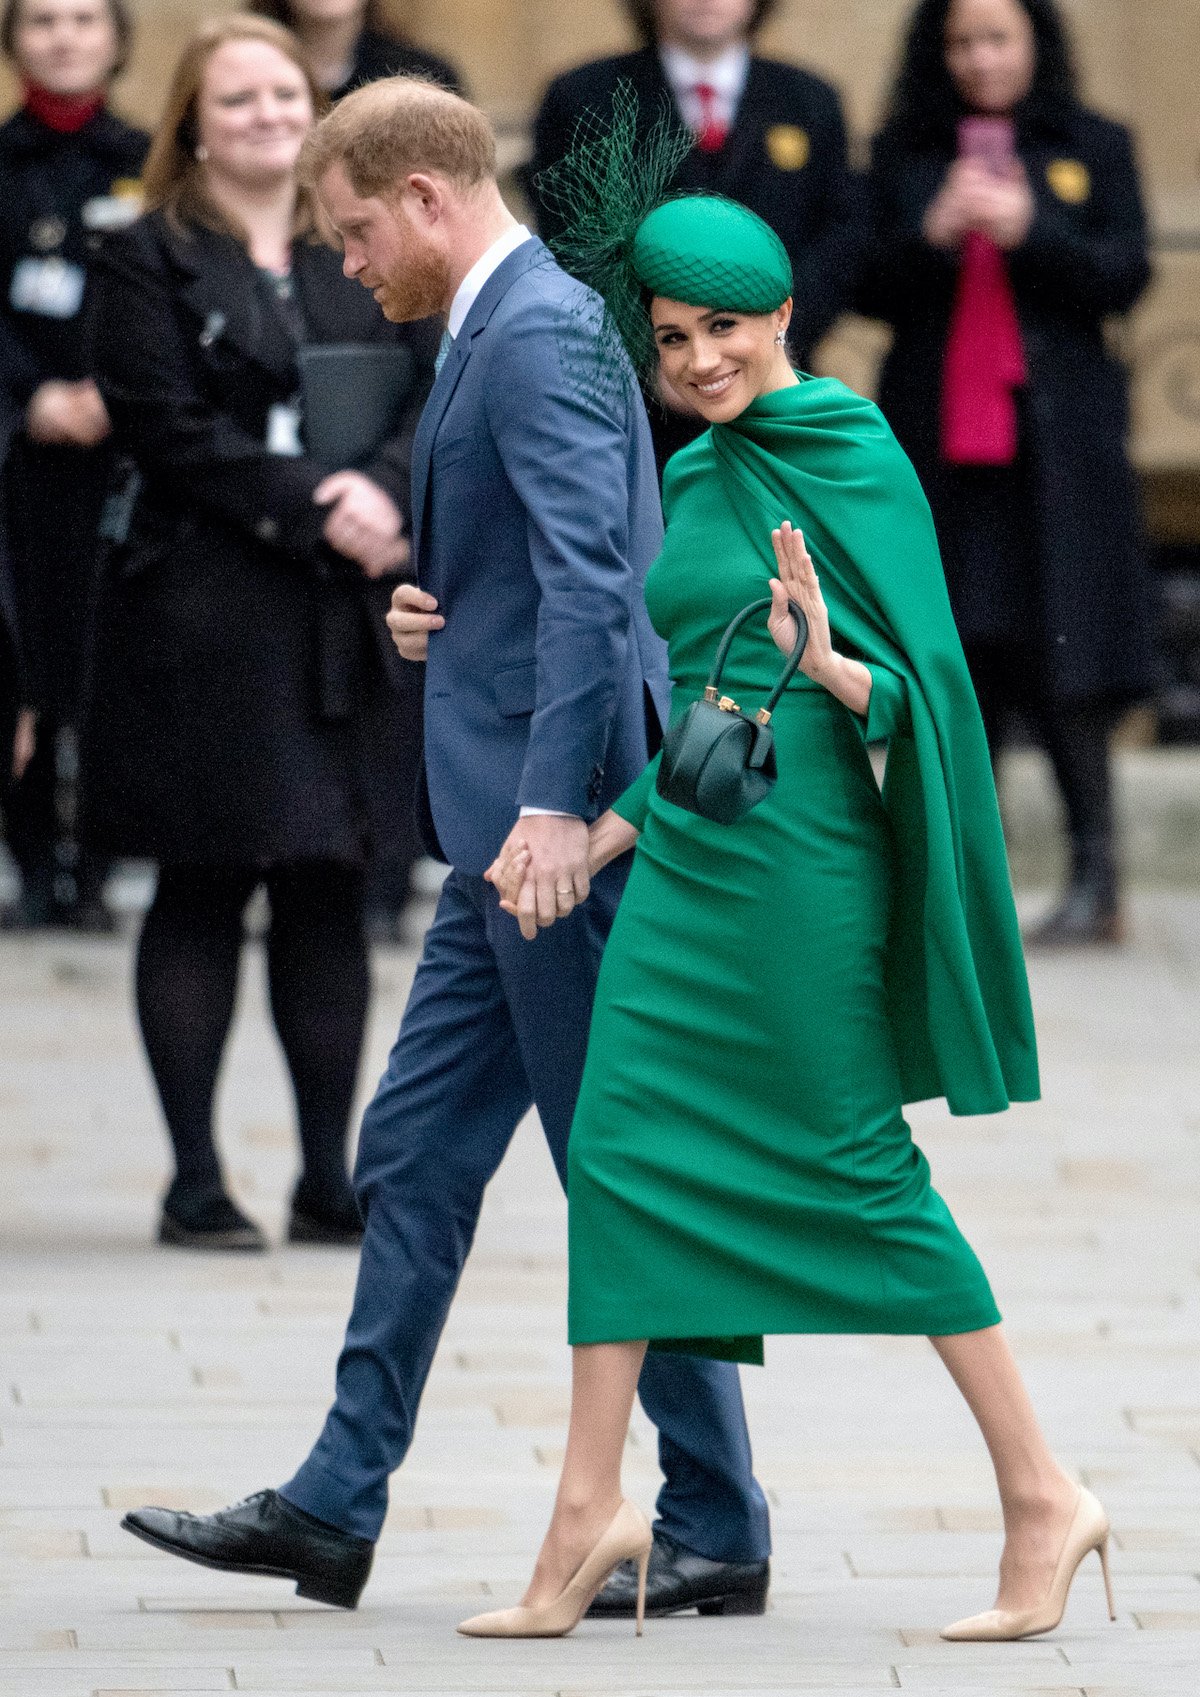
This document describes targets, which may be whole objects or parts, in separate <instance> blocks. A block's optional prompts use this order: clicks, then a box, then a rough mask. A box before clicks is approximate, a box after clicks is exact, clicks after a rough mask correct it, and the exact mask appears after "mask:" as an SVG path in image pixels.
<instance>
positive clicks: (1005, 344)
mask: <svg viewBox="0 0 1200 1697" xmlns="http://www.w3.org/2000/svg"><path fill="white" fill-rule="evenodd" d="M1025 378H1026V370H1025V350H1024V347H1023V346H1022V343H1021V325H1020V322H1019V320H1018V318H1017V303H1016V300H1015V299H1014V297H1013V290H1012V283H1011V282H1010V280H1009V275H1008V266H1007V264H1006V263H1005V259H1004V255H1003V253H1002V252H1001V251H1000V249H999V248H998V247H997V246H996V244H995V242H994V241H992V240H991V238H990V237H989V236H985V235H982V234H981V233H980V232H979V231H977V230H971V231H969V232H968V235H967V239H966V242H965V243H964V244H963V252H962V265H961V268H960V270H959V274H958V293H957V295H956V297H955V301H954V313H953V316H952V317H951V320H950V335H949V339H948V340H947V343H946V358H945V364H944V366H943V368H942V457H943V459H945V460H947V461H949V463H950V464H951V465H1012V463H1013V461H1014V460H1015V459H1016V457H1017V402H1016V397H1015V394H1014V390H1016V389H1019V388H1020V387H1021V385H1022V384H1023V383H1024V382H1025Z"/></svg>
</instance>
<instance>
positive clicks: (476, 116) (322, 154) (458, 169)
mask: <svg viewBox="0 0 1200 1697" xmlns="http://www.w3.org/2000/svg"><path fill="white" fill-rule="evenodd" d="M333 165H340V166H341V167H342V169H343V170H344V171H345V173H346V176H347V178H348V179H349V182H350V186H351V188H352V189H353V190H354V192H355V194H357V195H361V196H362V197H363V198H364V199H370V198H371V197H373V196H375V195H384V194H386V193H387V192H388V190H389V189H393V188H395V187H396V186H397V185H398V184H399V183H401V182H402V181H403V180H404V178H405V177H406V176H407V175H408V173H409V172H410V171H422V170H424V171H438V172H440V173H441V175H442V176H444V177H449V178H450V180H451V182H454V183H457V184H459V185H460V186H461V187H462V188H468V189H469V188H474V187H475V186H476V185H477V184H479V183H482V182H486V181H487V180H488V179H489V178H494V177H495V175H496V137H495V135H494V133H493V131H492V126H491V125H490V124H489V123H488V121H487V119H486V118H485V117H484V115H483V113H482V112H481V111H480V110H479V108H478V107H477V106H472V105H471V103H470V101H469V100H463V99H462V97H461V96H460V95H457V94H451V93H450V91H449V90H448V89H445V88H443V87H442V85H441V84H440V83H435V82H428V81H426V80H425V78H423V77H383V78H381V79H380V81H378V82H372V83H367V84H366V85H365V86H364V87H363V88H357V89H355V90H354V92H353V94H348V95H347V96H346V97H345V99H344V100H339V101H338V103H337V105H336V106H335V107H334V108H333V111H332V112H330V113H329V115H328V117H326V118H323V119H322V120H321V122H320V123H319V124H318V125H317V127H316V129H315V130H313V131H312V133H311V134H310V135H309V137H308V138H307V140H306V141H305V143H304V151H303V153H302V154H301V156H300V176H301V181H302V182H304V183H306V184H308V185H313V184H315V183H318V182H320V180H321V178H322V177H323V176H324V175H325V173H326V171H328V170H329V169H330V167H331V166H333Z"/></svg>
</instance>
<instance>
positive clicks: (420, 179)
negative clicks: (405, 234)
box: [401, 171, 446, 224]
mask: <svg viewBox="0 0 1200 1697" xmlns="http://www.w3.org/2000/svg"><path fill="white" fill-rule="evenodd" d="M401 198H402V199H404V200H405V201H407V202H408V207H409V210H410V212H411V213H412V214H413V215H414V216H415V217H418V218H421V219H423V220H424V221H425V222H426V223H429V224H436V223H437V222H438V220H439V219H440V218H441V217H442V215H443V213H444V212H445V208H446V186H445V184H444V183H443V182H441V181H440V180H439V179H438V178H437V177H434V176H431V175H430V173H429V172H427V171H410V172H409V174H408V176H407V177H405V178H404V182H403V187H402V190H401Z"/></svg>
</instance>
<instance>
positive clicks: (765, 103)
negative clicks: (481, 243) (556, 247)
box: [527, 0, 863, 468]
mask: <svg viewBox="0 0 1200 1697" xmlns="http://www.w3.org/2000/svg"><path fill="white" fill-rule="evenodd" d="M628 9H629V11H630V14H631V16H632V18H633V21H634V23H635V24H636V25H637V28H638V30H639V32H640V33H641V34H642V36H643V38H644V43H645V44H644V46H642V47H641V48H639V49H638V50H637V51H636V52H634V53H625V54H621V55H619V56H618V57H616V58H610V59H599V60H596V61H594V62H592V63H591V64H587V65H581V66H579V67H578V69H576V70H573V71H568V72H567V73H566V74H565V75H564V76H560V77H558V78H556V79H555V81H554V82H552V83H551V84H550V86H549V88H548V89H547V90H546V93H545V96H544V98H543V100H542V103H541V106H540V108H539V110H538V113H537V117H536V118H535V120H534V129H533V157H532V159H531V161H530V164H529V168H528V174H527V186H528V189H529V192H530V196H531V198H532V200H533V203H534V207H535V210H536V213H537V218H538V227H539V229H540V231H541V234H542V235H543V236H544V237H545V239H546V240H547V241H549V242H550V243H551V244H553V241H554V237H555V235H556V234H557V233H558V230H559V227H560V226H559V221H558V214H557V213H556V209H555V207H554V205H553V204H552V202H549V201H547V199H546V198H545V197H544V196H543V195H542V194H541V193H540V192H539V189H538V177H539V174H540V173H541V172H542V171H544V170H546V169H547V167H548V166H551V165H553V164H555V163H556V162H557V161H558V160H560V159H561V158H562V157H563V156H564V154H566V152H567V151H568V149H569V148H570V146H571V143H572V140H573V138H574V136H575V133H576V129H577V126H578V125H579V123H580V121H581V119H583V118H585V116H590V117H591V118H592V119H593V120H594V121H598V122H600V123H604V122H605V121H606V120H608V119H609V117H610V116H611V113H612V105H613V97H614V95H615V93H616V91H617V89H618V88H619V87H620V86H621V85H622V84H626V85H628V86H629V87H630V88H631V89H632V91H633V94H634V96H635V97H636V100H637V106H638V114H639V122H640V124H641V125H643V126H644V127H645V129H646V130H647V132H648V131H649V130H650V129H651V128H652V127H653V125H654V124H655V123H656V121H657V120H658V117H659V115H660V113H662V112H663V111H667V112H668V113H669V114H670V115H671V117H672V119H673V121H674V122H675V123H676V124H678V125H679V126H680V127H681V128H682V129H686V130H687V131H688V132H689V133H690V134H691V135H692V136H694V138H695V139H694V145H693V147H692V151H691V152H690V153H689V154H688V156H687V158H686V159H685V160H684V162H683V164H682V166H681V167H680V170H679V172H678V175H677V178H676V181H675V184H674V187H675V188H677V189H680V190H698V191H703V192H704V193H706V194H723V195H728V196H729V197H730V198H731V199H733V200H738V201H741V202H742V203H743V205H745V206H748V207H750V208H751V209H752V210H753V211H754V212H757V213H758V214H759V216H760V217H762V218H765V219H766V221H767V223H768V224H770V225H771V227H772V228H773V229H774V230H775V231H776V232H777V234H778V235H779V237H780V239H781V240H782V242H783V244H784V246H785V247H786V248H787V250H788V254H789V256H790V258H791V261H792V267H793V271H794V273H795V279H796V287H795V294H794V304H793V312H792V323H791V328H790V331H789V343H790V345H791V348H792V352H793V355H794V358H795V360H796V363H797V364H799V365H801V366H807V365H808V363H809V361H810V359H811V356H812V351H813V349H814V347H815V346H816V344H817V343H818V342H819V341H820V339H821V337H822V336H823V335H824V334H825V332H826V331H827V330H828V329H829V328H830V326H831V325H832V324H833V322H834V320H835V319H836V318H837V316H838V314H839V313H840V312H842V311H843V309H844V308H846V307H848V306H849V305H850V300H851V295H852V293H853V289H854V285H855V281H856V278H857V267H858V262H859V258H860V254H861V248H862V236H863V229H862V217H861V207H860V197H859V194H858V192H857V189H856V186H855V179H854V177H853V175H852V173H851V171H850V168H849V164H848V161H847V154H846V128H845V123H844V121H843V118H842V108H841V102H840V100H839V99H838V96H837V94H836V92H835V91H834V90H833V89H832V88H831V87H830V86H829V84H828V83H826V82H823V81H822V80H821V79H820V78H819V77H816V76H814V75H813V74H812V73H811V72H810V71H804V70H800V69H799V68H797V67H796V66H794V65H785V64H781V63H779V62H778V61H776V60H774V59H764V58H761V57H759V56H758V55H757V54H755V53H753V52H752V42H753V38H754V35H755V33H756V32H757V30H758V28H759V26H760V25H761V24H762V23H763V22H764V20H765V19H766V17H767V16H768V15H769V13H770V12H771V10H772V9H773V0H631V3H630V5H629V7H628ZM664 393H665V392H664ZM684 407H686V403H683V402H680V403H678V405H673V406H672V407H671V408H670V409H669V410H664V408H663V406H662V405H655V406H652V407H651V422H652V424H653V426H654V435H655V447H656V450H657V453H658V456H659V461H660V468H661V464H662V463H663V462H664V461H665V460H666V458H667V457H668V456H669V455H670V454H672V453H674V451H675V450H676V448H679V447H682V446H683V444H684V443H685V442H688V441H691V439H692V438H693V437H694V436H696V435H698V434H699V432H700V430H702V429H703V428H704V422H703V420H702V419H700V418H698V417H696V416H695V415H694V414H692V413H691V410H690V408H689V409H687V410H686V411H685V410H681V409H683V408H684Z"/></svg>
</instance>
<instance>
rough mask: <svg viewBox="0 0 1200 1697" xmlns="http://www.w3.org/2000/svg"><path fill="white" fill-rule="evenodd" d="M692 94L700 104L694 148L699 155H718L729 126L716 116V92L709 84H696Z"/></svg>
mask: <svg viewBox="0 0 1200 1697" xmlns="http://www.w3.org/2000/svg"><path fill="white" fill-rule="evenodd" d="M692 93H693V94H694V95H695V96H696V99H697V100H698V101H699V102H700V122H699V124H698V125H697V126H696V146H697V147H698V148H699V149H700V151H701V153H720V151H721V149H722V148H723V147H724V146H725V138H726V136H727V135H728V134H729V125H728V124H727V123H725V122H724V121H723V120H722V119H721V118H720V117H719V116H718V114H717V91H716V89H715V88H714V87H713V85H712V84H711V83H710V82H698V83H696V84H695V86H694V87H693V89H692Z"/></svg>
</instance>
